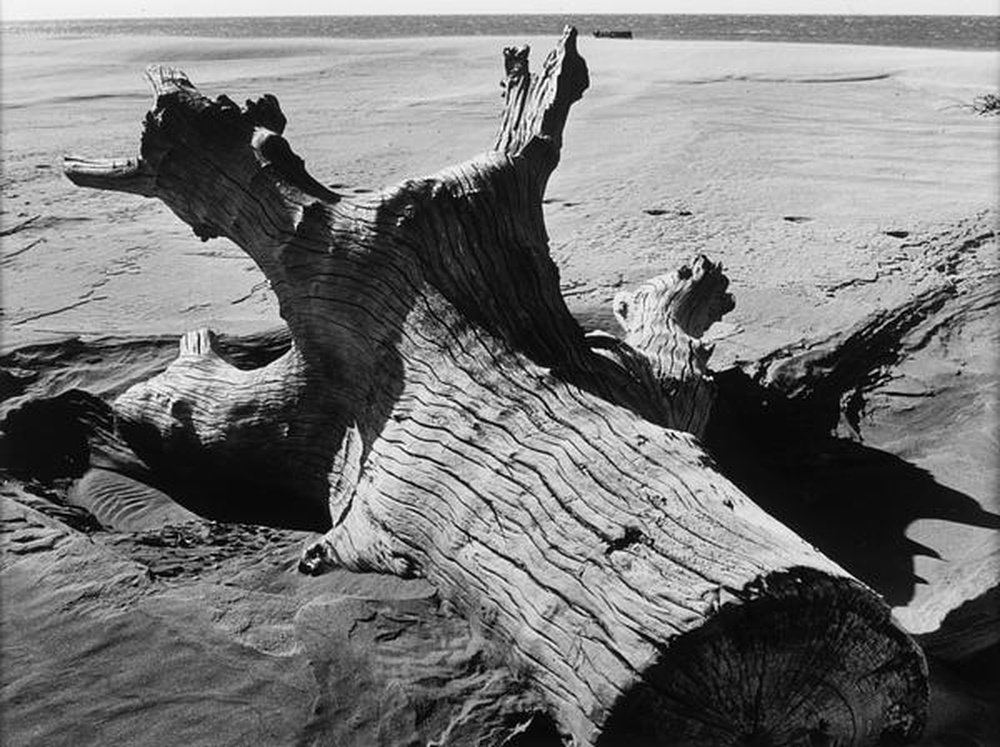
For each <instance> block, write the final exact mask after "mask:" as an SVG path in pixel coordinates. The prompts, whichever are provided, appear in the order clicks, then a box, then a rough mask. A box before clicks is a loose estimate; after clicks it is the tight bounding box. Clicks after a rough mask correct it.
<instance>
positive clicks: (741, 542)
mask: <svg viewBox="0 0 1000 747" xmlns="http://www.w3.org/2000/svg"><path fill="white" fill-rule="evenodd" d="M575 40H576V33H575V31H574V30H572V29H567V31H566V32H565V33H564V35H563V37H562V39H561V40H560V41H559V43H558V44H557V46H556V48H555V50H554V51H553V52H552V53H551V54H550V55H549V56H548V58H547V59H546V60H545V63H544V65H543V68H542V70H541V72H540V73H538V74H533V73H531V72H530V70H529V69H528V53H527V50H526V49H521V50H507V52H506V53H505V63H506V72H507V78H506V80H505V83H504V100H505V107H504V110H503V114H502V117H501V126H500V131H499V134H498V135H497V137H496V140H495V145H494V148H493V149H492V150H490V151H488V152H487V153H485V154H483V155H482V156H480V157H478V158H475V159H473V160H470V161H468V162H466V163H463V164H459V165H457V166H454V167H452V168H449V169H446V170H444V171H441V172H440V173H438V174H435V175H433V176H430V177H426V178H419V179H411V180H407V181H405V182H403V183H402V184H399V185H397V186H395V187H392V188H388V189H385V190H382V191H380V192H376V193H372V194H367V195H364V196H362V197H351V198H348V197H346V196H343V195H339V194H336V193H334V192H332V191H331V190H329V189H327V188H325V187H323V186H322V185H320V184H319V183H318V182H317V181H316V180H315V179H313V178H312V177H311V176H309V175H308V173H307V172H306V171H305V168H304V165H303V164H302V161H301V159H299V158H298V157H297V156H296V155H295V154H294V153H293V152H292V150H291V148H290V146H289V145H288V143H287V142H286V141H285V139H284V138H283V137H282V135H281V132H282V130H283V127H284V122H285V117H284V115H283V114H281V112H280V108H279V107H278V104H277V101H276V100H274V99H273V97H265V98H264V99H261V100H259V101H258V102H249V103H248V104H247V106H246V107H244V108H240V107H238V106H237V105H236V104H235V103H233V102H232V101H231V100H229V99H228V98H226V97H225V96H221V97H219V98H218V99H216V100H215V101H211V100H209V99H208V98H206V97H204V96H202V95H201V94H200V93H198V91H197V90H196V89H195V88H194V87H193V85H192V84H191V83H190V81H188V80H187V78H186V77H185V76H184V75H183V74H182V73H179V72H178V71H174V70H169V69H163V68H154V69H151V71H150V77H151V80H152V81H153V84H154V90H155V91H156V94H157V102H156V105H155V107H154V109H153V111H152V112H151V113H150V115H149V116H148V117H147V120H146V129H145V132H144V134H143V139H142V148H141V153H140V158H139V159H138V160H137V161H135V162H134V168H132V169H131V170H122V169H118V168H109V167H108V166H106V165H101V164H96V165H93V166H91V165H89V162H85V161H80V160H74V161H72V162H70V163H68V164H67V173H68V175H69V177H70V178H71V179H73V180H74V181H77V182H78V183H80V184H85V185H88V186H97V187H103V188H109V189H115V188H122V189H124V190H125V191H138V192H140V193H141V194H145V195H147V196H151V197H156V198H158V199H161V200H162V201H163V202H164V203H166V204H167V205H168V206H169V207H170V208H171V209H172V210H173V211H174V212H175V213H176V214H177V215H178V216H179V217H180V218H181V219H182V220H184V221H186V222H187V223H188V224H190V225H191V226H192V227H193V229H194V230H195V233H196V234H197V235H198V236H200V237H202V238H209V237H214V236H225V237H227V238H229V239H231V240H232V241H234V242H235V243H237V244H238V245H239V246H240V247H242V248H243V249H244V250H245V251H246V252H247V253H248V254H249V255H250V256H251V257H252V258H253V259H254V260H255V261H256V262H257V264H258V265H259V266H260V268H261V270H262V271H263V272H264V274H265V275H266V276H267V278H268V280H269V281H270V283H271V287H272V289H273V290H274V292H275V294H276V295H277V297H278V300H279V304H280V309H281V314H282V316H283V318H284V319H285V321H286V322H287V323H288V326H289V329H290V331H291V336H292V341H293V344H292V347H291V349H290V350H288V352H287V353H285V354H284V355H283V356H282V357H280V358H278V359H277V360H275V361H273V362H272V363H270V364H269V365H267V366H265V367H263V368H258V369H253V370H243V369H239V368H237V367H235V366H233V365H231V364H230V363H228V362H227V361H226V360H225V358H224V357H223V355H222V354H221V353H220V350H219V346H218V345H217V343H216V342H215V341H213V338H212V336H211V334H209V333H207V332H197V333H191V334H189V335H188V336H186V337H185V338H184V340H182V342H181V351H180V356H179V357H178V359H177V360H176V362H175V363H174V364H173V365H172V366H171V367H170V368H169V369H168V370H167V371H165V372H164V373H163V374H161V375H160V376H158V377H156V378H154V379H152V380H150V381H148V382H144V383H142V384H140V385H138V386H136V387H134V388H133V389H130V390H129V391H127V392H126V393H125V394H123V395H122V396H121V397H120V398H119V399H118V400H117V401H116V403H115V409H116V411H117V412H118V413H119V414H120V418H121V419H122V421H123V422H124V423H126V424H127V425H128V428H130V429H131V439H132V441H133V442H135V443H137V444H139V446H137V451H138V452H140V453H141V454H142V455H143V457H144V458H145V459H146V460H147V461H149V462H154V463H155V464H156V468H157V469H161V470H164V469H171V468H176V467H177V466H178V465H181V466H182V468H185V469H191V468H192V465H197V467H196V468H197V469H198V470H205V471H214V472H216V473H219V472H222V473H229V474H233V475H237V474H238V475H240V476H241V477H242V478H243V479H247V477H248V476H252V479H254V480H258V481H262V482H263V483H266V484H268V485H271V486H273V490H274V493H275V504H276V505H275V510H276V511H280V505H281V501H282V500H284V499H285V496H293V497H294V498H295V500H300V501H306V502H314V503H316V504H320V505H324V506H327V507H328V510H329V512H330V516H331V524H332V527H331V529H330V531H329V532H328V533H327V534H326V535H325V536H324V537H323V538H322V539H321V540H320V541H318V542H317V543H315V544H314V545H312V546H311V547H310V548H309V549H308V550H307V551H306V553H305V555H304V557H303V561H302V568H303V569H304V570H306V571H308V572H320V571H322V570H323V569H324V568H325V567H328V566H331V565H339V566H346V567H348V568H352V569H358V570H374V571H380V572H385V573H394V574H398V575H402V576H423V577H425V578H427V579H428V580H429V581H431V582H432V583H433V584H434V585H435V586H436V587H437V588H438V590H439V593H440V595H441V597H442V598H443V599H444V600H446V601H447V602H448V603H450V604H451V605H453V606H454V608H455V609H457V610H458V611H459V612H461V613H462V614H463V615H464V616H465V617H467V618H468V619H470V620H472V621H473V622H474V624H475V625H476V626H477V627H478V628H479V629H481V630H482V631H483V632H484V634H486V635H488V636H489V637H490V638H491V639H492V640H494V641H497V642H499V643H500V644H502V646H503V648H504V649H505V650H506V651H507V659H508V661H507V664H508V666H509V667H510V668H511V669H512V670H514V671H516V672H518V673H519V677H522V678H523V679H524V681H526V682H528V683H530V686H531V688H532V689H533V690H534V691H535V692H537V693H538V694H539V695H540V697H541V698H542V700H543V702H544V703H545V704H546V707H547V709H548V710H549V712H550V714H551V716H552V718H553V720H554V722H555V724H556V725H557V727H558V729H559V730H560V732H561V733H562V735H563V736H564V738H565V739H566V741H567V743H571V744H579V745H589V744H598V743H601V742H602V740H603V741H604V742H605V743H607V742H608V741H609V740H612V741H613V740H618V739H619V738H620V737H622V736H623V735H625V736H627V737H628V738H629V739H631V740H633V741H636V743H642V744H646V743H648V744H654V743H655V744H660V743H663V742H664V741H666V742H667V743H671V744H709V743H710V744H719V745H725V744H732V745H737V744H744V745H745V744H761V745H763V744H769V745H792V744H822V743H824V742H823V741H822V740H827V741H826V742H825V743H829V744H878V743H883V742H885V741H889V740H897V741H906V740H908V739H914V738H915V737H916V736H917V735H918V734H919V733H920V731H921V729H922V726H923V721H924V712H925V709H926V701H927V687H926V665H925V663H924V660H923V657H922V655H921V653H920V651H919V649H918V648H917V647H916V645H915V644H914V643H913V641H912V640H910V639H909V638H908V637H907V636H906V635H905V634H904V633H902V632H901V631H900V630H899V629H898V628H897V627H896V626H895V625H894V624H893V623H892V621H891V620H890V617H889V613H888V608H887V607H886V606H885V605H884V604H883V603H882V602H881V601H880V600H879V599H878V598H877V597H876V596H875V595H874V594H873V593H872V592H871V591H870V590H869V589H867V588H866V587H865V586H863V585H862V584H861V583H860V582H858V581H856V580H854V579H853V578H852V577H851V576H850V575H849V574H848V573H847V572H846V571H844V570H843V569H841V568H840V567H838V566H837V565H836V564H835V563H833V562H832V561H830V560H829V559H827V558H826V557H824V556H823V555H821V554H820V553H819V552H818V551H816V550H815V549H814V548H813V547H811V546H810V545H808V544H807V543H806V542H804V541H803V540H801V539H800V538H799V537H797V536H796V535H795V534H794V533H792V532H791V531H790V530H788V529H787V528H785V527H784V526H783V525H781V524H780V523H779V522H778V521H776V520H775V519H773V518H771V517H770V516H768V515H767V514H766V513H765V512H764V511H762V510H761V509H760V508H759V507H757V506H756V505H755V504H754V503H752V502H751V501H750V500H749V499H748V498H746V497H745V496H744V495H743V494H742V493H741V492H740V491H739V490H738V489H737V488H736V487H735V486H733V485H732V484H731V483H730V482H729V481H727V480H726V479H725V478H723V477H722V476H721V475H720V474H719V473H718V471H717V470H716V469H715V467H714V465H713V463H712V461H711V459H710V458H709V457H708V455H707V454H706V453H705V451H704V450H703V449H702V447H701V446H700V444H699V442H698V441H697V439H696V438H694V437H693V436H692V435H690V434H689V433H684V432H682V431H681V430H677V429H676V428H670V427H665V426H677V427H681V428H684V427H690V426H691V424H692V421H693V419H697V418H695V417H694V416H695V415H697V413H698V412H700V411H702V410H704V409H705V407H706V404H705V403H707V406H710V398H707V399H699V400H697V402H698V404H696V405H695V406H694V408H693V409H692V408H691V407H690V406H689V405H685V404H684V403H682V402H679V401H678V402H677V407H674V406H673V405H671V406H670V407H665V406H664V404H663V400H664V393H665V391H666V392H667V393H668V394H669V396H670V397H674V398H680V399H683V398H684V397H687V396H689V394H690V393H689V392H687V390H685V389H684V388H683V387H682V388H680V389H678V390H677V391H674V390H673V389H669V388H668V390H665V389H664V387H663V386H662V385H661V384H662V382H663V381H665V380H667V379H670V378H677V377H679V379H680V380H684V381H686V380H694V379H696V378H698V377H697V376H692V375H690V374H691V373H692V372H694V373H697V374H699V375H700V374H701V373H702V371H701V370H700V369H699V361H700V365H701V367H702V368H703V364H704V354H703V353H699V352H697V346H696V345H694V342H693V341H694V340H696V339H697V337H699V336H700V334H701V332H703V331H704V330H703V327H704V326H705V324H706V320H708V319H711V318H713V317H717V316H718V315H719V314H721V313H724V311H725V310H726V309H725V306H726V298H727V296H726V295H725V293H724V290H725V288H724V285H723V283H722V275H721V271H720V270H719V269H718V268H715V267H714V266H712V265H710V263H707V261H705V260H699V261H698V262H697V263H696V264H695V267H694V268H693V270H692V268H688V269H689V275H688V276H687V277H681V276H680V275H678V277H677V278H675V279H674V281H671V283H675V282H677V281H679V282H680V284H679V285H677V284H670V285H669V287H670V288H674V289H675V290H676V289H681V290H682V291H684V292H679V293H675V294H673V295H671V294H670V293H666V292H665V291H666V290H667V288H668V285H664V284H662V283H661V284H655V283H654V284H653V285H652V286H651V287H650V289H647V290H646V291H643V293H645V295H642V293H640V294H639V296H636V297H634V298H633V300H635V298H640V299H641V298H648V299H649V309H650V313H649V314H648V315H646V316H645V317H642V318H647V319H648V320H652V319H653V318H654V317H656V315H657V314H659V313H660V312H661V311H664V312H665V311H666V309H668V308H669V309H670V313H669V314H668V315H667V318H668V321H669V322H670V323H669V324H666V323H664V324H659V325H657V324H652V322H651V323H650V324H649V325H647V326H643V325H638V326H636V327H635V329H629V328H627V329H628V331H629V332H630V335H631V340H630V338H629V337H627V338H626V340H625V341H623V342H622V343H621V346H619V347H618V350H619V351H621V350H625V347H626V346H628V347H630V348H631V345H632V344H633V343H634V344H635V345H636V346H637V347H635V348H632V350H631V352H630V353H628V354H627V355H625V356H624V357H623V356H622V355H617V356H616V355H607V354H606V353H607V349H606V348H605V349H601V347H600V346H597V348H598V349H595V346H594V345H593V344H592V343H593V340H592V339H588V337H587V336H586V335H585V334H584V332H583V330H582V329H581V328H580V327H579V325H578V324H577V323H576V322H575V320H574V319H573V317H572V316H571V315H570V313H569V311H568V309H567V308H566V305H565V303H564V301H563V299H562V297H561V295H560V293H559V277H558V270H557V268H556V267H555V265H554V263H553V262H552V260H551V258H550V256H549V252H548V240H547V236H546V232H545V226H544V220H543V212H542V197H543V195H544V191H545V185H546V182H547V180H548V177H549V175H550V174H551V172H552V170H553V169H554V168H555V167H556V165H557V163H558V159H559V150H560V146H561V138H562V129H563V125H564V123H565V120H566V117H567V115H568V112H569V109H570V107H571V105H572V104H573V103H574V102H575V101H577V100H578V99H579V98H580V96H581V95H582V93H583V91H584V90H585V89H586V87H587V84H588V73H587V67H586V64H585V63H584V61H583V60H582V58H580V56H579V55H578V54H577V51H576V44H575ZM689 279H690V280H691V281H692V282H691V283H687V284H685V283H684V281H687V280H689ZM700 289H705V290H707V291H711V292H705V293H702V292H701V291H700ZM670 298H672V299H673V301H672V302H671V304H672V305H671V304H666V305H665V304H664V303H661V302H664V301H665V299H670ZM730 303H731V302H730ZM720 304H721V305H720ZM639 306H641V304H640V305H639ZM637 308H638V307H637ZM653 312H655V313H653ZM637 318H639V317H637ZM645 332H649V333H650V334H645ZM680 332H683V333H684V335H685V337H683V338H681V337H678V336H677V335H678V334H679V333H680ZM668 337H670V338H671V339H675V340H676V339H683V340H684V342H685V344H687V343H691V344H690V345H688V347H687V349H686V351H685V353H684V354H683V355H680V356H675V355H673V354H672V353H670V352H669V350H670V346H665V341H666V340H667V338H668ZM623 359H629V360H634V361H640V360H642V361H645V364H644V365H645V366H647V369H646V373H644V374H642V375H637V373H636V371H637V369H636V367H635V366H630V365H625V364H623V363H622V360H623ZM651 361H652V362H651ZM692 361H694V364H692ZM654 364H655V365H654ZM678 366H680V370H678V368H677V367H678ZM650 372H652V374H650ZM652 380H656V386H655V387H654V386H652V385H651V383H650V382H651V381H652ZM678 414H679V416H680V417H682V418H683V419H684V422H671V421H670V419H671V418H672V417H675V416H677V415H678ZM125 430H127V429H126V428H124V427H123V431H125ZM615 743H619V742H615Z"/></svg>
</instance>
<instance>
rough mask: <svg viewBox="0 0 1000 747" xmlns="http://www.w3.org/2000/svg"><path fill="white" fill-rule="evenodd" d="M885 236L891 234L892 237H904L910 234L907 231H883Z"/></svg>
mask: <svg viewBox="0 0 1000 747" xmlns="http://www.w3.org/2000/svg"><path fill="white" fill-rule="evenodd" d="M883 233H884V234H885V235H886V236H892V238H894V239H905V238H906V237H907V236H909V235H910V232H909V231H883Z"/></svg>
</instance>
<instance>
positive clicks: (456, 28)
mask: <svg viewBox="0 0 1000 747" xmlns="http://www.w3.org/2000/svg"><path fill="white" fill-rule="evenodd" d="M566 24H572V25H574V26H576V27H577V28H578V29H580V32H581V33H584V34H589V33H592V32H593V31H595V30H597V29H605V30H620V29H628V30H630V31H632V33H633V35H634V37H635V38H637V39H672V40H721V41H747V40H749V41H771V42H808V43H822V44H867V45H880V46H893V47H935V48H945V49H1000V21H998V19H997V18H996V17H994V16H816V15H475V16H460V15H455V16H428V15H421V16H293V17H268V18H249V17H248V18H154V19H122V20H87V21H83V20H81V21H31V22H20V23H5V24H3V27H2V28H3V33H4V34H42V35H54V36H107V35H115V34H128V35H134V34H138V35H170V36H200V37H223V38H253V37H267V38H280V37H285V38H289V37H336V38H382V37H414V36H416V37H425V36H508V37H519V36H535V35H553V34H556V33H558V31H559V30H560V29H561V28H562V27H563V26H564V25H566Z"/></svg>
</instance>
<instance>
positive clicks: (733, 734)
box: [597, 569, 928, 747]
mask: <svg viewBox="0 0 1000 747" xmlns="http://www.w3.org/2000/svg"><path fill="white" fill-rule="evenodd" d="M757 591H758V593H759V594H760V596H757V597H756V598H754V599H750V600H748V601H742V602H739V601H737V602H732V603H729V604H725V605H724V606H723V607H722V608H721V609H720V611H719V612H718V614H716V615H715V616H714V617H713V618H712V619H711V620H710V621H709V622H708V623H707V624H705V625H703V626H701V627H700V628H698V629H696V630H694V631H692V632H690V633H688V634H686V635H684V636H681V637H679V638H678V639H676V640H675V641H673V642H672V643H671V644H670V646H669V648H667V649H666V650H665V651H664V652H663V654H662V656H661V657H660V658H659V659H658V660H657V661H656V662H655V663H654V664H653V665H652V667H650V668H649V669H648V670H647V671H646V672H645V674H644V676H643V679H642V681H641V682H640V683H639V684H638V685H637V686H635V687H633V688H631V690H630V691H628V692H627V693H626V694H625V695H624V696H623V697H621V698H620V699H619V700H618V701H617V703H616V706H615V707H614V710H613V712H612V713H611V714H610V715H609V717H608V720H607V722H606V726H605V729H604V730H603V733H602V737H601V739H600V740H598V742H597V744H599V745H618V744H628V745H630V747H639V746H640V745H661V744H670V745H708V744H711V745H718V746H720V747H722V746H723V745H731V746H732V747H741V746H742V747H750V746H751V745H752V746H754V747H784V746H786V745H788V746H791V745H876V744H878V745H883V744H908V743H910V742H912V741H914V740H916V739H917V738H919V736H920V734H921V733H922V732H923V729H924V721H925V714H926V709H927V702H928V689H927V680H926V677H927V665H926V661H925V660H924V657H923V655H922V654H921V652H920V650H919V648H918V647H917V646H916V644H915V643H914V642H913V641H912V639H910V638H909V637H908V636H907V635H906V634H905V633H903V632H902V631H901V630H900V629H898V628H897V627H896V626H895V625H894V623H893V622H892V620H891V619H890V616H889V610H888V608H887V607H886V606H885V605H883V604H882V603H881V602H880V601H878V600H877V599H875V598H874V597H873V596H872V595H871V593H870V592H869V591H868V590H867V589H865V588H864V587H863V586H862V585H861V584H859V583H857V582H855V581H852V580H850V579H845V578H832V577H828V576H823V575H821V574H819V573H817V572H815V571H811V570H809V569H796V570H793V571H790V572H783V573H777V574H772V575H771V576H769V577H767V578H766V579H764V580H763V581H762V582H761V583H760V584H759V588H758V589H757Z"/></svg>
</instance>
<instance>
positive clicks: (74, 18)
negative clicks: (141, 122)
mask: <svg viewBox="0 0 1000 747" xmlns="http://www.w3.org/2000/svg"><path fill="white" fill-rule="evenodd" d="M995 15H996V13H993V12H990V11H983V12H972V13H899V12H895V13H893V12H889V13H886V12H878V13H868V12H860V13H828V12H809V11H806V12H797V13H781V12H776V11H768V10H759V11H742V10H738V11H732V12H728V13H720V12H697V11H695V12H685V13H676V12H675V13H669V12H668V13H660V12H656V11H648V10H644V11H604V10H602V11H590V12H575V13H573V12H569V13H559V12H549V11H522V12H518V13H495V12H488V11H470V12H467V13H399V12H395V11H390V12H373V13H338V12H330V13H311V12H300V13H296V12H290V13H277V14H274V13H205V14H190V13H181V14H178V15H164V16H161V15H155V16H150V15H145V14H138V13H137V14H134V15H87V16H43V17H28V16H23V17H19V18H13V19H10V18H5V17H4V14H2V13H0V23H3V24H6V23H32V22H51V21H67V22H68V21H135V20H147V21H166V20H180V19H203V20H208V19H221V18H261V19H266V18H309V17H313V18H323V17H344V18H369V17H380V18H391V17H397V18H412V17H418V16H436V17H457V18H461V17H474V16H561V17H573V16H833V17H848V18H849V17H854V16H875V17H879V16H881V17H897V16H898V17H908V18H921V17H926V18H948V17H952V18H976V17H989V16H995Z"/></svg>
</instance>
